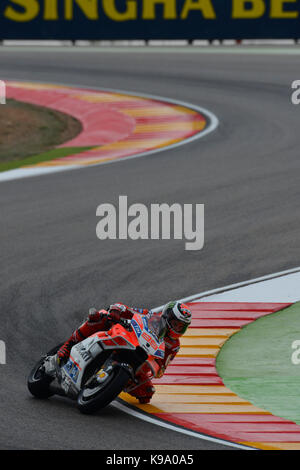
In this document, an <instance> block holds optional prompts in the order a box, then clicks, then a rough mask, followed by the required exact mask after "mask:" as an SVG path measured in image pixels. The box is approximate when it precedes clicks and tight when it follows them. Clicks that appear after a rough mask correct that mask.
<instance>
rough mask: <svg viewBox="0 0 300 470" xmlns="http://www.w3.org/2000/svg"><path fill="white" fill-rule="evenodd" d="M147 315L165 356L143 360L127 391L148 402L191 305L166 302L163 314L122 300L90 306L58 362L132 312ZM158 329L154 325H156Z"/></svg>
mask: <svg viewBox="0 0 300 470" xmlns="http://www.w3.org/2000/svg"><path fill="white" fill-rule="evenodd" d="M135 314H139V315H147V317H148V320H149V322H151V323H152V324H153V325H155V324H156V325H158V326H157V328H158V329H159V332H158V335H160V336H161V337H164V343H165V356H164V358H163V359H155V361H152V363H151V364H150V363H149V362H147V363H144V364H143V365H142V366H141V368H140V370H139V371H138V373H137V376H136V378H137V382H136V383H135V382H133V381H132V382H131V383H129V386H128V387H127V389H126V392H127V393H129V394H130V395H132V396H133V397H135V398H137V399H138V400H139V402H140V403H143V404H145V403H149V402H150V400H151V398H152V396H153V394H154V393H155V388H154V386H153V383H152V380H151V378H152V377H155V378H160V377H162V376H163V374H164V372H165V370H166V368H167V366H168V364H169V363H170V361H172V360H173V359H174V357H175V356H176V354H177V353H178V351H179V349H180V340H179V338H180V337H181V336H182V335H183V334H184V333H185V332H186V330H187V328H188V327H189V325H190V324H191V319H192V314H191V311H190V310H189V308H188V307H187V306H186V305H185V304H183V303H180V302H169V303H167V304H166V305H165V306H164V308H163V310H162V312H161V313H156V312H153V311H152V310H147V309H141V308H134V307H127V306H126V305H124V304H122V303H116V304H113V305H110V307H109V308H108V309H107V310H96V309H95V308H93V309H90V311H89V315H88V318H87V320H86V321H85V322H84V323H83V324H82V325H81V326H80V327H79V328H78V329H77V330H75V331H74V333H73V334H72V335H71V337H70V338H69V339H68V340H67V341H66V342H65V343H64V344H63V345H62V346H61V348H60V349H59V350H58V352H57V361H58V363H59V365H60V366H63V365H64V364H65V362H66V361H67V360H68V358H69V356H70V351H71V349H72V347H73V346H74V345H75V344H77V343H80V342H81V341H83V340H84V339H86V338H88V337H89V336H91V335H93V334H94V333H96V332H99V331H108V330H109V329H110V328H111V327H112V325H113V324H114V323H117V322H118V321H120V319H126V320H131V319H132V317H133V315H135ZM154 328H155V326H154Z"/></svg>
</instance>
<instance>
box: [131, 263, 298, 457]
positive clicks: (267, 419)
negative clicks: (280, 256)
mask: <svg viewBox="0 0 300 470" xmlns="http://www.w3.org/2000/svg"><path fill="white" fill-rule="evenodd" d="M297 273H300V267H297V268H294V269H290V270H286V271H280V272H278V273H275V274H271V275H267V276H262V277H260V278H255V279H253V280H249V281H244V282H242V283H236V284H232V285H230V286H225V287H223V288H218V289H214V290H211V291H206V292H202V293H199V294H194V295H193V296H189V297H186V298H183V299H180V300H181V301H182V302H188V301H190V302H195V301H196V299H197V300H198V302H203V300H204V301H206V302H209V301H210V300H212V299H211V296H212V295H215V294H222V293H224V292H228V291H234V290H235V289H239V288H240V287H247V286H250V285H254V284H258V283H260V282H264V281H269V280H272V279H277V278H281V277H283V276H289V275H293V274H297ZM290 279H291V278H290ZM293 285H294V284H293ZM295 295H296V297H297V294H295ZM206 298H207V299H206ZM214 300H215V299H214ZM222 300H223V299H222ZM243 300H244V302H243V303H244V308H242V312H241V314H243V312H244V311H245V310H246V311H250V310H251V309H253V305H249V306H248V307H249V308H248V309H247V308H246V305H245V299H243ZM260 300H262V299H260ZM284 300H285V301H286V299H284ZM272 301H273V302H274V299H272ZM252 302H253V299H252ZM268 302H269V304H270V299H269V300H268ZM214 303H215V302H214ZM222 303H223V302H222ZM275 303H276V302H275ZM269 304H268V303H267V304H265V307H266V308H263V306H262V305H260V308H261V313H262V315H265V314H267V313H268V310H269V308H270V305H269ZM223 305H224V304H223ZM231 305H233V304H232V303H231ZM281 306H282V303H281ZM205 308H207V306H205ZM239 308H240V309H241V305H240V306H239ZM155 310H157V311H159V310H161V307H157V308H156V309H155ZM254 310H255V309H254ZM235 311H238V308H236V309H235ZM250 321H251V320H250ZM238 329H239V328H238ZM238 329H232V330H228V329H227V330H224V331H226V332H227V333H229V336H230V335H231V334H234V333H235V332H236V331H237V330H238ZM191 330H193V328H192V329H191ZM191 330H189V331H191ZM203 330H204V331H205V330H206V329H205V328H202V329H201V331H203ZM197 331H199V329H197ZM207 331H209V334H210V335H211V334H212V333H214V329H213V328H207ZM216 331H217V332H218V334H219V332H220V329H216ZM221 331H222V329H221ZM212 336H213V335H212ZM205 359H206V360H207V361H211V360H213V361H214V359H210V358H201V359H200V360H201V361H204V360H205ZM179 360H180V361H182V360H184V361H185V358H179ZM196 360H197V361H198V360H199V358H198V359H197V358H196ZM194 361H195V358H189V362H192V363H194ZM208 363H210V362H208ZM182 364H184V362H183V363H182ZM161 380H162V379H160V381H159V385H157V386H158V387H160V389H159V391H160V393H166V394H170V391H171V388H173V385H168V384H162V382H161ZM164 387H168V388H165V392H164ZM177 387H178V388H177ZM177 387H176V391H175V392H174V394H175V395H176V392H177V394H182V393H184V390H187V391H188V393H190V394H193V387H197V392H196V393H197V394H198V395H199V390H201V387H206V388H203V389H202V390H203V392H204V390H205V393H207V392H209V390H211V391H212V393H214V394H216V393H218V391H219V390H220V391H222V390H223V391H225V392H228V391H229V393H232V392H231V391H230V390H228V389H226V387H224V385H221V384H219V385H214V386H213V385H212V384H210V385H208V386H207V385H204V384H202V385H191V384H190V385H189V384H186V385H177ZM195 391H196V389H195ZM215 406H216V405H215ZM238 406H241V405H238ZM251 407H252V408H251V409H248V410H246V414H245V413H243V411H244V410H245V408H240V411H241V413H234V414H232V412H229V411H228V413H229V414H228V413H227V412H226V408H225V409H224V408H223V413H222V408H219V411H220V412H219V413H216V409H215V407H214V408H212V409H210V410H208V409H207V405H206V406H205V408H204V414H203V415H202V416H205V415H206V416H207V419H208V420H209V421H207V422H206V423H205V425H206V432H207V431H208V432H209V426H208V424H210V425H211V423H213V422H214V419H217V421H218V423H222V420H223V419H224V422H225V430H226V426H227V425H226V422H228V416H230V421H231V422H233V423H234V422H237V423H238V422H240V423H249V422H251V419H253V420H254V423H259V422H262V423H266V424H267V425H268V423H272V425H274V424H276V422H278V425H279V426H280V429H281V430H282V431H283V430H284V429H283V427H284V426H286V424H285V423H286V421H285V420H283V419H282V418H278V417H275V416H272V415H271V414H270V413H269V412H266V411H265V410H259V409H258V411H256V412H255V407H254V406H253V405H251ZM128 409H130V410H131V411H128V412H129V414H132V407H131V406H130V405H128ZM154 410H155V407H154ZM154 410H152V411H154ZM212 410H214V411H212ZM123 411H125V412H127V411H126V407H125V409H123ZM205 411H206V412H207V411H210V412H213V414H210V413H205ZM224 411H225V414H224ZM134 413H135V414H134V415H135V416H136V417H138V418H139V419H144V415H143V413H140V411H137V409H136V408H135V410H134ZM156 416H157V417H159V418H164V419H168V420H169V422H172V421H173V423H174V426H178V425H180V426H185V427H190V428H191V424H190V423H189V422H187V421H186V420H185V416H189V415H188V414H187V413H184V414H182V413H181V414H177V415H176V418H175V417H174V418H173V415H172V414H171V415H170V414H168V413H163V414H160V413H159V412H157V410H156ZM180 416H182V419H180ZM190 416H193V414H192V415H190ZM214 417H215V418H214ZM225 417H226V418H225ZM153 422H154V423H155V424H157V425H159V426H162V424H161V421H160V420H158V421H155V418H154V421H153ZM247 425H248V424H247ZM291 425H292V426H293V425H294V423H290V422H288V423H287V426H288V428H289V429H290V430H291V427H290V426H291ZM218 426H219V427H220V424H218ZM197 427H198V430H199V425H197ZM273 429H274V428H273ZM177 431H178V432H182V429H181V428H177ZM210 432H212V433H213V434H214V429H211V430H210ZM219 433H220V434H221V435H222V431H221V429H220V432H219ZM254 436H255V435H254V434H253V437H254ZM198 437H199V435H198ZM200 438H201V437H200ZM224 438H225V440H224V441H222V439H219V440H218V442H219V443H224V442H225V443H226V444H225V445H229V446H230V445H231V443H230V442H228V440H226V436H224ZM206 439H208V440H212V441H214V437H212V436H206ZM214 442H217V441H214ZM240 444H241V445H246V446H248V445H249V446H251V448H252V449H275V448H276V449H279V448H282V449H289V448H291V449H293V448H297V445H296V446H293V443H291V442H289V441H288V439H287V442H286V443H284V444H282V443H278V444H279V445H277V444H274V443H269V442H267V440H266V439H265V440H264V442H263V441H261V442H256V441H254V439H253V441H251V442H250V441H248V440H244V441H243V442H242V441H241V440H240ZM235 445H236V444H234V443H232V446H233V447H235ZM241 448H243V447H241ZM245 448H246V449H248V447H245Z"/></svg>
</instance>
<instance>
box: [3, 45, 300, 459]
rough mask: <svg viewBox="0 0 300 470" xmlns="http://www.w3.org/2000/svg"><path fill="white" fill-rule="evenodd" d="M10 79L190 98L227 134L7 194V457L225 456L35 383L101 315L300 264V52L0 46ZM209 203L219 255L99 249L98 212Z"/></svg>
mask: <svg viewBox="0 0 300 470" xmlns="http://www.w3.org/2000/svg"><path fill="white" fill-rule="evenodd" d="M0 78H1V79H2V80H5V79H17V80H28V81H34V80H37V81H38V80H40V81H45V82H55V83H62V84H69V85H72V84H74V85H80V86H82V87H84V86H90V87H105V88H107V87H109V88H114V89H121V90H125V91H132V92H143V93H151V94H155V95H160V96H164V97H168V98H176V99H179V100H183V101H186V102H189V103H194V104H196V105H199V106H203V107H205V108H207V109H209V110H210V111H212V112H213V113H215V114H216V115H217V117H218V118H219V120H220V126H219V128H218V129H217V131H216V132H214V133H212V134H210V135H208V136H206V137H205V138H204V139H200V140H198V141H196V142H194V143H191V144H188V145H186V146H183V147H181V148H177V149H175V150H170V151H166V152H163V153H158V154H156V155H153V156H148V157H145V158H140V159H133V160H128V161H124V162H118V163H115V164H111V165H103V166H97V167H91V168H86V169H82V170H74V171H66V172H62V173H55V174H51V175H47V176H42V177H35V178H27V179H22V180H17V181H11V182H6V183H1V184H0V214H1V270H0V315H1V328H0V339H1V340H3V341H5V343H6V348H7V364H6V365H0V413H1V420H0V448H1V449H15V448H17V449H63V448H66V449H99V448H100V449H119V450H121V449H181V450H184V449H191V450H192V449H222V448H228V447H223V446H222V445H217V444H214V443H211V442H208V441H202V440H201V439H196V438H192V437H188V436H184V435H182V434H179V433H176V432H171V431H168V430H164V429H162V428H160V427H157V426H154V425H151V424H147V423H145V422H142V421H139V420H137V419H135V418H133V417H130V416H128V415H126V414H124V413H122V412H121V411H119V410H117V409H115V408H113V407H112V406H110V407H108V408H107V409H106V410H105V412H104V413H102V414H101V415H100V414H98V415H95V416H82V415H80V414H79V412H78V411H77V410H76V408H75V407H74V405H73V404H72V403H71V402H69V401H66V400H63V399H61V398H53V399H51V400H49V401H45V402H43V401H38V400H35V399H33V398H32V397H31V396H30V395H29V393H28V391H27V388H26V376H27V374H28V372H29V370H30V368H31V367H32V365H33V364H34V362H35V361H36V360H37V359H38V358H39V356H40V355H41V353H43V352H45V351H46V350H47V349H50V348H51V347H52V346H53V345H55V344H58V343H59V342H61V341H63V340H64V339H65V338H67V337H69V335H70V334H71V332H72V331H73V329H74V328H76V327H77V326H78V324H79V323H80V322H81V321H82V320H83V319H84V318H85V317H86V315H87V311H88V308H89V307H91V306H97V307H102V306H107V305H108V304H109V303H111V302H114V301H122V302H124V303H127V304H129V305H136V306H145V307H149V306H157V305H161V304H163V303H165V302H166V301H168V300H170V299H173V298H181V297H184V296H187V295H191V294H194V293H197V292H200V291H204V290H208V289H213V288H217V287H221V286H223V285H228V284H231V283H234V282H239V281H244V280H247V279H251V278H255V277H258V276H262V275H265V274H269V273H272V272H277V271H282V270H284V269H288V268H292V267H294V266H297V265H299V251H300V237H299V231H300V218H299V216H298V215H299V193H300V190H299V170H300V160H299V147H300V133H299V124H298V123H299V116H300V108H299V107H297V106H293V105H292V104H291V100H290V95H291V89H290V87H291V83H292V82H293V81H294V80H296V79H299V65H298V58H297V57H295V56H291V55H284V54H282V55H275V54H274V55H256V54H251V55H247V54H244V53H242V52H241V53H240V54H196V53H187V52H184V49H182V50H181V49H179V50H177V52H172V53H170V54H168V53H159V52H156V51H154V52H148V53H146V54H144V53H143V51H142V50H141V52H129V53H127V52H126V51H124V52H113V53H109V52H105V53H101V52H99V51H98V52H97V50H95V51H91V50H90V49H88V50H84V49H79V50H77V51H75V50H74V49H72V48H70V49H60V50H59V51H56V50H55V49H53V50H51V49H47V50H35V51H33V50H30V49H27V48H24V49H8V48H1V49H0ZM119 195H128V201H129V203H130V204H132V203H135V202H139V203H143V204H146V205H150V204H151V203H155V202H157V203H161V202H167V203H169V204H171V203H173V202H180V203H193V204H195V203H204V204H205V246H204V248H203V250H201V251H198V252H195V251H194V252H193V251H185V250H184V241H180V240H179V241H178V240H176V241H172V240H171V241H155V240H153V241H126V240H122V241H119V240H112V241H105V242H101V241H99V240H98V239H97V238H96V232H95V228H96V223H97V218H96V208H97V206H98V205H99V204H101V203H115V204H116V203H117V201H118V196H119Z"/></svg>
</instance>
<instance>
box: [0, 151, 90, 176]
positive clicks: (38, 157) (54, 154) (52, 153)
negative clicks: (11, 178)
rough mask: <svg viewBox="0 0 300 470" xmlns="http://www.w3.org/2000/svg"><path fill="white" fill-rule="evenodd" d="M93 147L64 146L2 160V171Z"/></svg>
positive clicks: (74, 153)
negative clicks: (36, 153)
mask: <svg viewBox="0 0 300 470" xmlns="http://www.w3.org/2000/svg"><path fill="white" fill-rule="evenodd" d="M92 148H93V147H63V148H57V149H53V150H49V151H48V152H44V153H41V154H39V155H34V156H31V157H26V158H23V159H22V160H13V161H10V162H0V172H1V171H8V170H14V169H16V168H20V167H22V166H26V165H34V164H36V163H42V162H47V161H51V160H55V159H56V158H63V157H68V156H70V155H76V154H78V153H81V152H84V151H86V150H90V149H92Z"/></svg>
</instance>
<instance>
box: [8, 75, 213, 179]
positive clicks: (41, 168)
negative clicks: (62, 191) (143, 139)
mask: <svg viewBox="0 0 300 470" xmlns="http://www.w3.org/2000/svg"><path fill="white" fill-rule="evenodd" d="M32 85H33V86H34V85H35V86H36V87H37V88H38V87H39V86H40V87H42V86H49V87H52V88H55V87H60V88H63V87H68V88H73V89H74V88H75V86H74V85H73V86H70V85H64V84H52V85H51V86H50V85H49V84H48V83H45V82H32ZM77 87H78V88H80V87H79V86H77ZM81 90H82V91H88V90H91V91H94V92H95V91H99V92H103V93H116V94H120V95H123V96H124V95H127V96H129V97H132V98H133V99H136V100H143V99H144V100H145V99H146V100H147V99H148V100H153V101H157V102H161V103H162V104H169V105H172V106H173V107H174V109H175V108H176V107H177V110H179V109H181V108H184V109H187V113H191V114H192V113H198V115H202V116H204V118H205V119H206V120H207V125H206V128H204V129H203V130H199V129H198V130H197V129H196V130H195V131H194V133H193V135H191V136H186V138H184V139H183V140H179V141H178V140H177V139H174V138H173V139H171V141H170V142H169V143H167V144H166V145H164V146H158V147H157V148H154V149H145V148H142V149H139V150H140V151H138V152H133V151H132V154H130V155H128V156H123V155H121V157H122V158H118V157H119V156H118V155H110V156H108V157H107V156H104V157H101V158H98V159H97V158H96V159H95V157H93V158H92V159H91V160H90V161H87V159H86V160H85V159H84V158H82V157H83V154H81V155H79V156H78V159H77V161H76V159H75V161H74V162H73V164H71V165H69V164H68V166H67V168H64V169H66V170H75V169H80V168H84V167H86V165H88V166H98V165H103V164H109V163H114V162H116V161H117V162H119V161H120V160H129V159H133V158H140V157H144V156H148V155H149V156H150V155H153V154H156V153H158V152H162V151H166V150H171V149H175V148H178V147H180V146H182V145H185V144H188V143H191V142H194V141H195V140H198V139H200V138H203V137H205V136H207V135H208V134H210V133H211V132H213V131H215V130H216V129H217V127H218V125H219V120H218V118H217V117H216V116H215V115H214V114H213V113H211V112H210V111H208V110H206V109H205V108H202V107H200V106H196V105H193V104H190V103H186V102H184V101H180V100H174V99H171V98H164V97H161V96H156V95H151V94H145V93H139V94H138V95H137V94H136V93H132V92H126V91H121V90H113V89H109V88H99V87H85V88H84V89H81ZM120 111H122V108H121V107H120ZM198 122H199V123H200V122H201V121H198ZM201 126H202V124H201ZM135 135H137V134H135ZM140 135H142V134H140ZM170 135H171V133H170ZM89 155H93V152H91V153H89ZM96 157H97V156H96ZM92 160H94V161H92ZM69 161H70V160H69ZM66 162H67V159H66ZM58 165H59V166H60V165H61V162H59V163H58ZM50 166H51V167H53V169H52V171H51V173H53V172H55V170H57V171H62V168H61V167H59V166H58V167H55V166H54V164H53V163H52V164H51V165H50ZM34 168H35V169H36V170H37V171H35V172H34V173H30V172H28V171H23V169H22V170H21V173H20V172H18V173H15V172H14V173H12V171H14V170H11V171H7V172H3V173H1V174H0V182H1V181H10V180H13V179H19V178H22V177H29V176H30V177H32V176H39V175H43V174H47V173H50V171H45V168H46V167H45V163H43V164H41V165H38V166H36V167H34ZM47 169H48V168H47Z"/></svg>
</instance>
